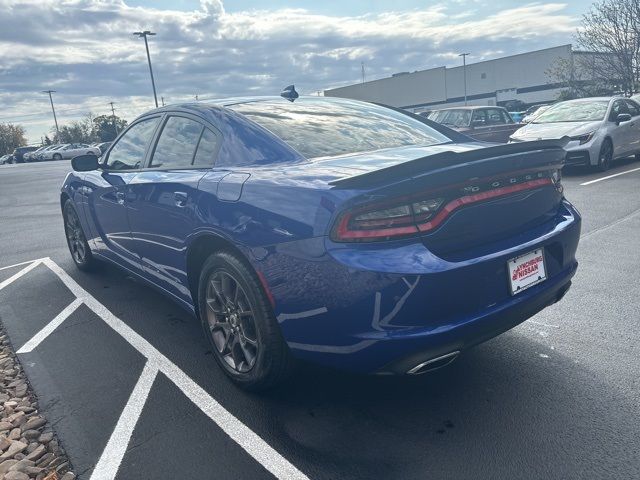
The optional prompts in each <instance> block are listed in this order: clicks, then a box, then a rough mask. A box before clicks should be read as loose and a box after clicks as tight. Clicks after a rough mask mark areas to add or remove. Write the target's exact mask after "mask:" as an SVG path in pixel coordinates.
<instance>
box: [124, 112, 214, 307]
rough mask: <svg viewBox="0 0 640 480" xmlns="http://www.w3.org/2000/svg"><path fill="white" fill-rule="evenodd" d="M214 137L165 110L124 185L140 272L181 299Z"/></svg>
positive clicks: (195, 123)
mask: <svg viewBox="0 0 640 480" xmlns="http://www.w3.org/2000/svg"><path fill="white" fill-rule="evenodd" d="M219 138H220V135H219V133H218V132H214V130H213V129H212V128H210V127H205V125H204V124H203V123H202V122H201V121H200V120H199V119H198V118H197V117H193V116H190V115H187V114H179V113H175V114H174V113H171V114H168V115H167V117H166V118H165V120H164V122H163V125H162V129H161V131H160V134H159V136H158V139H157V142H156V145H155V148H154V149H153V152H152V154H151V155H150V156H149V159H148V164H147V168H145V170H144V171H141V172H140V173H139V174H138V175H136V176H135V178H133V179H132V180H131V182H130V183H129V185H128V187H127V190H128V192H127V199H128V201H127V213H128V216H129V222H130V225H131V232H132V239H133V245H134V247H133V248H134V250H135V252H136V253H137V255H138V256H139V258H140V261H141V264H142V268H143V270H144V273H145V276H147V277H148V279H149V280H151V281H153V282H154V283H156V284H157V285H159V286H161V287H162V288H164V289H165V290H167V291H168V292H170V293H172V294H174V295H175V296H177V297H178V298H180V299H182V300H183V301H185V302H186V303H190V301H191V292H190V291H189V287H188V281H187V273H186V251H187V240H188V237H189V235H191V234H192V233H194V229H195V225H196V223H197V219H196V211H195V206H196V203H197V202H196V200H197V196H198V182H199V181H200V179H201V178H202V177H203V176H204V175H205V173H206V172H207V171H208V170H209V169H211V167H212V166H213V160H214V156H215V153H216V152H217V147H218V145H219Z"/></svg>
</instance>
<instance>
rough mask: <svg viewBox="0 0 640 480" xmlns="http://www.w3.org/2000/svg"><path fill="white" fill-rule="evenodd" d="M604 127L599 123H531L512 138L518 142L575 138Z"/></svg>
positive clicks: (517, 131) (516, 132)
mask: <svg viewBox="0 0 640 480" xmlns="http://www.w3.org/2000/svg"><path fill="white" fill-rule="evenodd" d="M601 125H602V121H597V122H554V123H529V124H527V125H525V126H524V127H522V128H520V129H519V130H516V131H515V132H514V133H513V135H512V137H513V138H515V139H517V140H547V139H551V138H562V137H565V136H566V137H575V136H578V135H584V134H585V133H589V132H593V131H594V130H597V129H598V128H600V126H601Z"/></svg>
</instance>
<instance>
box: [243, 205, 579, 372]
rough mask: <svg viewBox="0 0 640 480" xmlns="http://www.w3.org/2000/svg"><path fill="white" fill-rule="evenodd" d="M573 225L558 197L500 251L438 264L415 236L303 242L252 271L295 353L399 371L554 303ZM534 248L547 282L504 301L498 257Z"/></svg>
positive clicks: (572, 242) (570, 255)
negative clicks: (552, 209) (546, 213)
mask: <svg viewBox="0 0 640 480" xmlns="http://www.w3.org/2000/svg"><path fill="white" fill-rule="evenodd" d="M580 223H581V219H580V216H579V214H578V212H577V211H576V210H575V209H574V208H573V207H572V206H571V205H570V204H569V203H568V202H566V201H565V202H563V204H562V207H561V209H560V210H559V212H558V215H557V216H556V217H555V218H554V219H553V220H550V221H549V222H547V223H546V224H544V225H541V226H539V227H536V228H535V229H533V230H531V231H528V232H526V233H521V234H519V235H516V236H514V237H513V238H511V239H509V241H502V242H501V243H500V249H499V251H490V250H488V249H486V248H484V249H481V248H479V249H478V250H477V251H474V252H472V254H471V255H470V256H468V257H467V258H466V259H462V260H460V259H456V260H451V259H449V260H444V259H442V258H440V257H438V256H436V255H434V254H433V253H432V252H430V251H429V250H428V249H427V248H426V247H425V246H424V244H423V243H421V242H416V241H415V240H413V241H405V242H398V243H397V244H393V245H390V244H388V243H387V244H386V245H384V246H379V245H366V246H365V245H358V246H353V245H345V244H342V245H338V244H332V243H331V242H330V241H329V240H327V239H312V240H309V241H304V242H299V244H298V245H295V243H298V242H295V243H294V242H292V243H290V244H286V245H285V244H282V245H280V246H278V247H276V251H275V252H273V253H272V254H271V255H268V256H266V257H263V258H262V259H261V260H256V268H257V269H258V270H259V271H260V272H262V273H264V275H265V278H266V282H267V285H268V286H269V289H270V290H271V293H272V294H273V296H274V298H275V305H276V308H275V310H276V316H277V318H278V321H279V323H280V326H281V330H282V332H283V335H284V337H285V339H286V341H287V343H288V344H289V347H290V348H291V351H292V352H293V354H294V355H295V356H296V357H298V358H301V359H304V360H308V361H312V362H315V363H320V364H324V365H327V366H332V367H337V368H341V369H346V370H351V371H355V372H360V373H406V372H407V371H408V370H409V369H410V368H411V367H413V366H415V365H416V364H418V363H420V362H422V361H425V360H428V359H430V358H433V357H437V356H439V355H443V354H446V353H448V352H451V351H457V350H464V349H466V348H469V347H470V346H473V345H475V344H477V343H480V342H483V341H485V340H488V339H489V338H492V337H494V336H495V335H498V334H500V333H502V332H504V331H506V330H508V329H510V328H512V327H514V326H515V325H517V324H519V323H521V322H523V321H524V320H526V319H528V318H530V317H531V316H532V315H535V314H536V313H537V312H539V311H540V310H541V309H543V308H545V307H546V306H548V305H550V304H552V303H554V302H556V301H557V300H558V299H560V298H561V297H562V296H563V295H564V294H565V293H566V291H567V289H568V288H569V285H570V283H571V278H572V276H573V275H574V274H575V271H576V268H577V262H576V260H575V252H576V249H577V245H578V240H579V237H580ZM321 242H323V243H321ZM540 247H542V248H543V249H544V250H545V264H546V267H547V274H548V278H547V280H545V281H544V282H542V283H540V284H538V285H535V286H533V287H531V288H529V289H527V290H525V291H523V292H521V293H519V294H517V295H515V296H512V295H511V293H510V291H509V285H508V278H507V261H508V260H509V259H511V258H514V257H517V256H519V255H521V254H523V253H527V252H529V251H531V250H534V249H536V248H540ZM254 260H255V259H254Z"/></svg>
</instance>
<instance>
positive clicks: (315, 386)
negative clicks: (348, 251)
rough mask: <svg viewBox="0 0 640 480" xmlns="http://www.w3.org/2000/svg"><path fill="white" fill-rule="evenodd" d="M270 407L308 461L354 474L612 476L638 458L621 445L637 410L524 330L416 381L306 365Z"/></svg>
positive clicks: (631, 430) (276, 394)
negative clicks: (326, 463) (329, 462)
mask: <svg viewBox="0 0 640 480" xmlns="http://www.w3.org/2000/svg"><path fill="white" fill-rule="evenodd" d="M520 328H523V327H520ZM541 352H545V353H541ZM603 383H604V384H605V387H604V388H602V386H601V384H603ZM592 391H593V392H595V391H600V392H601V391H609V392H610V395H609V396H608V398H601V397H594V395H593V394H592V393H591V392H592ZM266 398H268V399H269V402H270V406H271V408H273V412H272V414H273V415H274V416H277V417H279V418H280V419H281V422H282V429H283V434H286V435H288V436H289V437H290V438H291V440H292V441H294V442H297V444H298V448H299V449H301V450H302V451H304V455H305V456H306V457H307V458H316V462H317V465H322V463H323V462H324V461H326V460H327V459H331V460H332V462H334V464H335V463H336V462H338V464H339V463H342V468H346V467H345V466H348V470H350V471H351V474H352V475H353V476H354V477H358V476H360V474H359V473H362V472H363V471H364V472H366V473H367V474H368V475H374V476H379V475H380V477H379V478H382V477H381V475H384V476H386V477H387V478H427V477H431V478H461V477H462V478H579V477H581V475H580V472H589V474H588V476H589V477H590V478H605V477H607V476H608V475H610V474H611V472H615V471H620V470H619V467H620V465H624V462H625V461H628V459H630V458H634V449H635V447H634V446H632V445H621V444H620V442H619V438H633V437H634V435H635V433H634V428H633V426H632V423H633V422H632V421H631V420H630V419H631V418H633V415H634V414H633V412H634V411H635V407H634V406H633V405H631V404H630V403H628V402H625V399H624V398H622V396H621V395H620V396H618V395H616V391H615V390H613V389H612V388H610V387H608V386H606V379H603V378H597V377H595V376H594V374H593V373H592V372H590V371H589V370H588V369H586V368H584V367H583V366H581V365H579V364H577V363H576V362H574V361H572V360H571V359H570V358H567V357H564V356H563V355H562V354H560V353H559V352H557V351H556V350H551V351H550V350H549V349H548V348H547V347H545V346H543V345H541V344H538V343H536V342H535V341H532V340H531V339H529V338H527V337H526V336H524V335H522V332H519V331H518V330H517V329H516V330H515V331H513V332H510V333H507V334H506V335H504V336H503V337H500V338H497V339H495V340H492V341H490V342H488V343H486V344H484V345H481V346H478V347H476V348H474V349H472V350H470V351H468V352H466V353H465V354H463V355H462V356H461V357H460V358H459V359H458V360H457V362H456V363H453V364H452V365H450V366H449V367H445V368H442V369H440V370H438V371H436V372H432V373H429V374H426V375H423V376H420V377H413V378H412V377H366V376H356V375H347V374H343V373H339V372H334V371H329V370H325V369H319V368H312V367H306V368H305V369H304V371H302V372H301V374H300V375H299V376H298V377H297V378H296V379H295V380H293V381H292V382H291V383H290V384H289V385H288V386H287V387H285V388H282V389H280V390H278V391H274V392H271V393H269V394H268V395H267V396H266ZM624 430H627V431H624ZM585 444H588V445H591V446H592V449H591V450H590V451H589V452H586V451H581V450H580V449H575V448H574V447H573V446H574V445H585ZM636 453H637V451H636ZM635 458H637V457H635ZM339 460H341V461H342V462H340V461H339ZM631 467H632V468H638V465H637V464H636V465H635V467H634V466H631ZM341 471H342V470H341ZM582 478H584V476H582Z"/></svg>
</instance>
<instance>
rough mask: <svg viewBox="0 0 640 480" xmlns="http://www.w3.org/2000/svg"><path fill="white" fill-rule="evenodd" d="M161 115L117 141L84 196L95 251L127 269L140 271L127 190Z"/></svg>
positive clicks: (139, 124)
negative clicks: (128, 207)
mask: <svg viewBox="0 0 640 480" xmlns="http://www.w3.org/2000/svg"><path fill="white" fill-rule="evenodd" d="M160 119H161V115H156V116H152V117H143V118H142V119H140V120H138V121H137V122H135V123H133V124H132V125H131V126H130V127H129V128H128V129H127V130H126V131H125V132H124V133H123V134H122V135H121V136H120V137H119V138H118V139H117V140H116V143H115V145H114V146H113V148H112V149H111V150H110V151H109V155H108V156H107V157H106V158H105V160H104V162H103V163H102V164H101V168H100V169H98V170H95V171H92V172H87V174H86V175H85V177H84V184H83V187H82V193H83V194H84V196H85V199H84V202H85V212H86V219H87V223H88V225H89V229H90V235H91V238H90V239H89V240H90V241H91V242H92V247H93V249H94V250H95V251H96V252H97V253H98V254H99V255H102V256H104V257H107V258H109V259H110V260H112V261H114V262H116V263H118V264H120V265H122V266H124V267H127V268H133V269H139V268H140V261H139V258H138V256H137V254H136V253H135V252H134V250H133V248H132V241H131V228H130V226H129V221H128V218H127V211H126V202H127V198H126V193H127V191H126V186H127V184H128V183H129V182H130V181H131V179H133V178H134V177H135V176H136V175H137V174H138V173H139V171H140V168H141V167H142V166H143V165H144V162H145V160H146V158H147V155H148V150H149V146H150V145H151V141H152V139H153V137H154V135H155V132H156V129H157V127H158V125H159V123H160Z"/></svg>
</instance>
